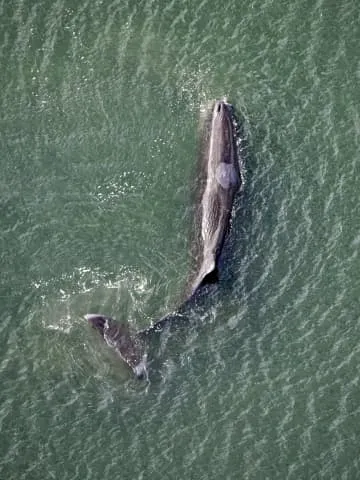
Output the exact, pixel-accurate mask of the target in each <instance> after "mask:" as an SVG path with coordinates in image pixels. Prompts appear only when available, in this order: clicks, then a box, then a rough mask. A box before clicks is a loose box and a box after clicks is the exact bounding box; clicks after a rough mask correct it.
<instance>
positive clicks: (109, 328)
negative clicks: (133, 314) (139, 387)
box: [85, 313, 148, 379]
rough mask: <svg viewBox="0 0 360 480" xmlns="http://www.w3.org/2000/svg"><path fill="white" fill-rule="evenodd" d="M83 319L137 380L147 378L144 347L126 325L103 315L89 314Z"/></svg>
mask: <svg viewBox="0 0 360 480" xmlns="http://www.w3.org/2000/svg"><path fill="white" fill-rule="evenodd" d="M85 318H86V320H88V322H89V323H90V325H91V326H92V327H93V328H95V330H97V331H98V332H99V333H100V335H101V336H102V337H103V339H104V340H105V342H106V343H107V344H108V345H109V346H110V347H112V348H114V349H115V351H116V352H117V353H118V355H119V356H120V357H121V358H122V360H124V362H125V363H127V364H128V365H129V366H130V367H131V368H132V370H133V372H134V373H135V375H136V377H137V378H139V379H144V378H146V379H147V378H148V372H147V363H146V353H145V345H144V343H143V341H142V340H141V338H140V337H139V336H137V335H136V334H135V333H134V332H131V331H130V329H129V327H128V326H127V325H124V324H121V323H117V322H115V321H114V320H113V319H112V318H110V317H106V316H105V315H101V314H97V313H95V314H94V313H89V314H87V315H85Z"/></svg>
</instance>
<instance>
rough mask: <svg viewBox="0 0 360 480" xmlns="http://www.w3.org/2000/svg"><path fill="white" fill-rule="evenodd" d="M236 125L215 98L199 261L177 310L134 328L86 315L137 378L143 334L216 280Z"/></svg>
mask: <svg viewBox="0 0 360 480" xmlns="http://www.w3.org/2000/svg"><path fill="white" fill-rule="evenodd" d="M235 125H236V123H235V117H234V112H233V107H232V105H230V104H229V103H227V102H226V101H225V100H218V101H216V102H215V103H214V104H213V108H212V110H211V112H210V117H209V118H208V121H207V122H206V128H205V133H204V138H203V145H204V148H203V151H202V152H201V157H202V158H201V165H200V168H201V172H200V179H201V180H199V195H198V198H199V199H200V201H199V205H198V208H197V210H196V215H195V217H196V225H197V228H196V233H195V242H196V244H197V255H196V258H197V265H198V267H197V269H196V270H195V276H194V280H193V281H192V282H191V284H190V291H189V292H188V294H187V296H186V298H185V301H184V302H183V303H182V304H181V305H180V307H179V308H178V309H177V311H176V312H174V313H172V314H170V315H167V316H166V317H163V318H162V319H161V320H159V321H158V322H156V323H154V324H152V325H150V326H149V327H148V328H146V329H145V330H142V331H140V332H137V333H136V332H132V331H131V330H130V329H129V327H128V326H126V325H124V324H119V323H117V322H115V321H114V320H113V319H111V318H110V317H107V316H104V315H101V314H87V315H86V316H85V318H86V319H87V320H88V321H89V323H90V324H91V325H92V326H93V327H94V328H95V329H96V330H97V331H98V332H99V333H100V335H101V336H102V337H103V339H104V340H105V342H106V343H107V344H108V345H109V346H111V347H113V348H114V349H115V350H116V352H117V353H118V354H119V356H120V357H121V358H122V359H123V360H124V361H125V362H126V363H127V364H128V365H129V366H130V367H131V368H132V370H133V372H134V373H135V375H136V376H137V377H138V378H148V368H147V356H146V339H148V338H150V336H151V335H150V334H151V333H153V332H161V331H162V330H163V329H164V327H165V326H166V325H167V324H169V323H172V324H174V323H175V322H177V321H179V320H180V321H182V318H183V317H184V318H186V316H183V313H182V312H183V311H184V310H185V309H186V306H187V305H188V304H189V302H191V301H192V298H193V297H194V296H195V294H196V293H197V292H198V291H199V290H200V289H201V288H202V287H203V286H205V285H206V284H207V283H213V282H216V281H217V280H218V263H219V257H220V254H221V251H222V247H223V245H224V240H225V237H226V234H227V232H228V230H229V226H230V218H231V211H232V206H233V201H234V197H235V194H236V192H237V190H238V189H239V187H240V185H241V175H240V169H239V158H238V153H237V145H236V132H235Z"/></svg>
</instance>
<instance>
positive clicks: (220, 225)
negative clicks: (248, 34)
mask: <svg viewBox="0 0 360 480" xmlns="http://www.w3.org/2000/svg"><path fill="white" fill-rule="evenodd" d="M201 145H202V148H201V152H200V157H201V158H200V162H199V164H200V171H199V175H198V187H199V195H198V202H197V204H198V206H197V208H196V214H195V235H194V236H195V239H194V244H195V251H194V257H195V259H196V265H197V268H196V270H195V275H194V276H193V278H194V280H193V281H192V282H191V289H190V295H194V294H195V293H196V291H197V290H198V289H199V288H200V287H201V286H202V285H204V284H206V283H212V282H216V281H217V279H218V260H219V256H220V253H221V250H222V247H223V244H224V240H225V237H226V234H227V232H228V230H229V226H230V218H231V210H232V205H233V200H234V196H235V194H236V192H237V190H238V189H239V187H240V185H241V176H240V169H239V159H238V153H237V145H236V133H235V127H234V113H233V108H232V106H231V105H230V104H228V103H226V102H225V101H222V100H221V101H216V102H215V103H214V105H213V108H212V110H211V113H210V115H208V118H207V120H206V121H205V122H204V128H203V133H202V139H201Z"/></svg>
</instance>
